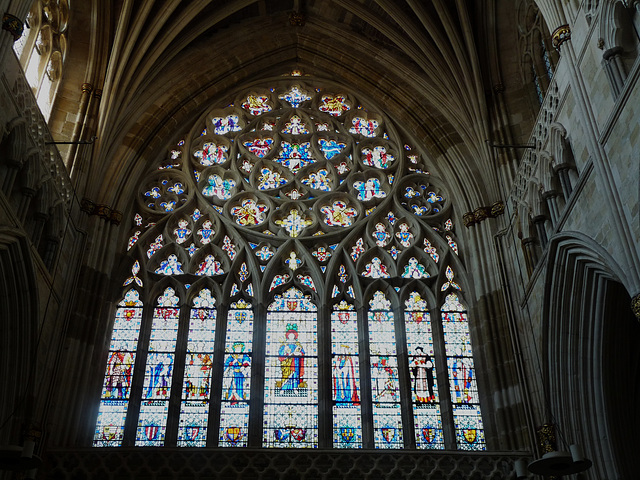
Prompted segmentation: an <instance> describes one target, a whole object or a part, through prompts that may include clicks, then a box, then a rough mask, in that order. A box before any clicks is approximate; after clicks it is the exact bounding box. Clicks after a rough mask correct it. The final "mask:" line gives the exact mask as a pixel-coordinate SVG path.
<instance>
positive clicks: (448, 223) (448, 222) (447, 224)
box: [444, 218, 453, 232]
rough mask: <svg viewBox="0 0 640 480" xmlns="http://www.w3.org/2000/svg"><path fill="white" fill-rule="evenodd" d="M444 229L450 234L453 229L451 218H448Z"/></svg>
mask: <svg viewBox="0 0 640 480" xmlns="http://www.w3.org/2000/svg"><path fill="white" fill-rule="evenodd" d="M444 229H445V230H446V231H448V232H449V231H451V230H452V229H453V221H452V220H451V219H450V218H448V219H447V221H446V222H444Z"/></svg>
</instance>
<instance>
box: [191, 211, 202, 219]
mask: <svg viewBox="0 0 640 480" xmlns="http://www.w3.org/2000/svg"><path fill="white" fill-rule="evenodd" d="M200 217H202V214H201V213H200V210H198V209H197V208H196V209H195V210H194V211H193V213H192V214H191V218H192V219H193V221H194V222H197V221H198V220H200Z"/></svg>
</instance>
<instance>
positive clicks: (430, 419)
mask: <svg viewBox="0 0 640 480" xmlns="http://www.w3.org/2000/svg"><path fill="white" fill-rule="evenodd" d="M404 320H405V331H406V335H407V352H408V360H409V373H410V376H411V402H412V407H413V420H414V426H415V435H416V447H417V448H425V449H444V437H443V433H442V418H441V415H440V399H439V396H438V383H437V376H436V362H435V357H434V351H433V331H432V329H431V318H430V315H429V310H428V306H427V302H426V301H425V300H424V299H422V298H421V297H420V294H418V293H417V292H412V293H411V294H410V295H409V298H408V299H407V301H406V302H405V313H404Z"/></svg>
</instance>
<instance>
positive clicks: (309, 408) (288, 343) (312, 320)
mask: <svg viewBox="0 0 640 480" xmlns="http://www.w3.org/2000/svg"><path fill="white" fill-rule="evenodd" d="M316 310H317V309H316V306H315V305H314V304H313V302H311V300H310V299H309V298H308V297H307V296H305V295H303V294H302V292H301V291H300V290H298V289H296V288H290V289H289V290H287V291H286V292H285V293H284V294H283V295H277V296H276V297H275V299H274V301H273V303H272V304H271V305H270V306H269V309H268V312H267V345H266V359H265V364H266V368H265V393H264V430H263V445H264V446H266V447H281V448H305V447H306V448H309V447H310V448H315V447H317V443H318V367H317V361H318V357H317V324H316V315H317V313H316Z"/></svg>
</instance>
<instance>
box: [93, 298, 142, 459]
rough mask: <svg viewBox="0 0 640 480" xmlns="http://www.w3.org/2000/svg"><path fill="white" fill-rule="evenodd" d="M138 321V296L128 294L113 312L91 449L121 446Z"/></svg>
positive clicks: (140, 305) (140, 314)
mask: <svg viewBox="0 0 640 480" xmlns="http://www.w3.org/2000/svg"><path fill="white" fill-rule="evenodd" d="M141 319H142V302H141V301H140V294H139V293H138V291H137V290H133V289H132V290H129V291H128V292H127V293H126V295H125V296H124V299H123V300H122V301H121V302H120V303H119V304H118V309H117V310H116V319H115V323H114V325H113V333H112V335H111V344H110V345H109V354H108V355H107V368H106V372H105V374H104V382H103V386H102V396H101V400H100V411H99V413H98V422H97V425H96V432H95V435H94V437H93V444H94V445H95V446H99V447H117V446H119V445H121V443H122V439H123V437H124V423H125V419H126V417H127V410H128V408H129V398H130V395H131V385H132V384H131V380H132V376H133V367H134V366H135V360H136V347H137V346H138V336H139V335H140V322H141Z"/></svg>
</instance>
